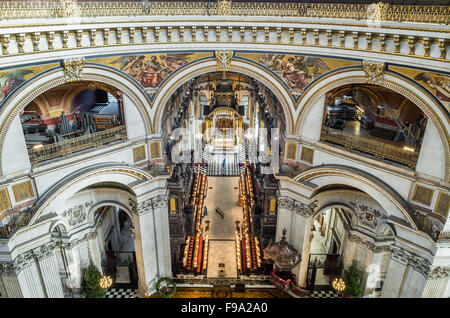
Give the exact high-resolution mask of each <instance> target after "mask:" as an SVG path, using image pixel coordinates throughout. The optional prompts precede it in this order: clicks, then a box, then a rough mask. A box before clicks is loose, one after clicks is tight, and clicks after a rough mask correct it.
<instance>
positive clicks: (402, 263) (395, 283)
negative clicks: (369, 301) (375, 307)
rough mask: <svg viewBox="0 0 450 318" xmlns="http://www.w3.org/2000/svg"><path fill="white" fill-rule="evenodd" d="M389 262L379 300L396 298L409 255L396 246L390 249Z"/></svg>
mask: <svg viewBox="0 0 450 318" xmlns="http://www.w3.org/2000/svg"><path fill="white" fill-rule="evenodd" d="M390 252H391V260H390V262H389V267H388V270H387V275H386V279H385V281H384V286H383V289H382V291H381V298H397V297H398V296H399V293H400V289H401V287H402V283H403V280H404V275H405V270H406V265H407V264H408V261H409V257H410V254H409V253H408V252H406V251H405V250H404V249H402V248H399V247H397V246H391V247H390Z"/></svg>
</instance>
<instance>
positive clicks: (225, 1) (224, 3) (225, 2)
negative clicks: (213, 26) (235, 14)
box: [217, 0, 231, 15]
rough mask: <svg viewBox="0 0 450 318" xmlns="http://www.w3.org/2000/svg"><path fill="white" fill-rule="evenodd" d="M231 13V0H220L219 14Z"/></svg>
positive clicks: (218, 2) (218, 5)
mask: <svg viewBox="0 0 450 318" xmlns="http://www.w3.org/2000/svg"><path fill="white" fill-rule="evenodd" d="M230 14H231V0H218V1H217V15H230Z"/></svg>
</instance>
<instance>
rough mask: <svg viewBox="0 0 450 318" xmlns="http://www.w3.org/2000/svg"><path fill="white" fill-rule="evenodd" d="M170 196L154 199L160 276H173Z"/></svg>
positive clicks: (159, 196) (160, 196)
mask: <svg viewBox="0 0 450 318" xmlns="http://www.w3.org/2000/svg"><path fill="white" fill-rule="evenodd" d="M168 200H169V199H168V196H167V195H158V196H157V197H155V198H153V211H154V213H153V217H154V223H155V229H156V243H157V252H158V264H159V266H158V267H159V276H160V277H166V276H169V277H171V276H172V262H171V257H170V234H169V215H168Z"/></svg>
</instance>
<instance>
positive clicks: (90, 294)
mask: <svg viewBox="0 0 450 318" xmlns="http://www.w3.org/2000/svg"><path fill="white" fill-rule="evenodd" d="M101 278H102V274H101V273H100V271H99V270H98V268H97V266H95V264H94V262H92V260H90V261H89V266H88V268H87V270H86V272H85V273H84V280H83V284H82V287H81V293H82V294H83V296H84V297H86V298H103V297H105V296H106V289H105V288H101V287H100V279H101Z"/></svg>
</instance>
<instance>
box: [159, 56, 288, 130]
mask: <svg viewBox="0 0 450 318" xmlns="http://www.w3.org/2000/svg"><path fill="white" fill-rule="evenodd" d="M215 71H217V61H216V60H215V59H208V60H202V61H199V62H197V63H192V64H189V65H188V66H186V67H184V68H181V69H179V70H177V71H176V72H175V74H172V75H171V78H170V79H169V80H168V81H167V82H165V83H164V84H163V85H162V86H161V87H160V88H159V90H158V92H157V93H156V95H155V96H154V98H153V106H152V111H153V117H152V118H153V131H155V132H159V131H161V120H162V118H163V116H164V113H165V112H166V109H165V108H166V105H167V102H168V100H169V98H170V96H172V94H173V93H174V92H175V90H176V89H177V88H178V87H180V86H181V85H182V84H183V83H185V82H187V81H189V80H190V79H193V78H195V77H197V76H199V75H202V74H205V73H209V72H215ZM230 72H235V73H241V74H245V75H248V76H250V77H253V78H255V79H257V80H258V81H260V82H261V83H263V84H264V85H265V86H266V87H267V88H269V89H270V90H271V91H272V92H273V93H274V94H275V96H276V97H277V99H278V101H279V102H280V104H281V107H282V112H283V114H284V115H285V118H286V134H292V133H293V131H294V117H293V114H294V112H295V110H294V100H293V98H292V95H291V94H290V92H289V91H288V90H287V89H286V87H285V85H284V84H283V83H282V82H281V81H280V79H278V78H276V77H275V76H274V75H273V74H271V73H270V72H268V71H267V70H266V69H264V68H263V67H262V66H260V65H257V64H253V63H250V62H248V61H245V60H241V59H238V58H233V60H232V61H231V69H230Z"/></svg>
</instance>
